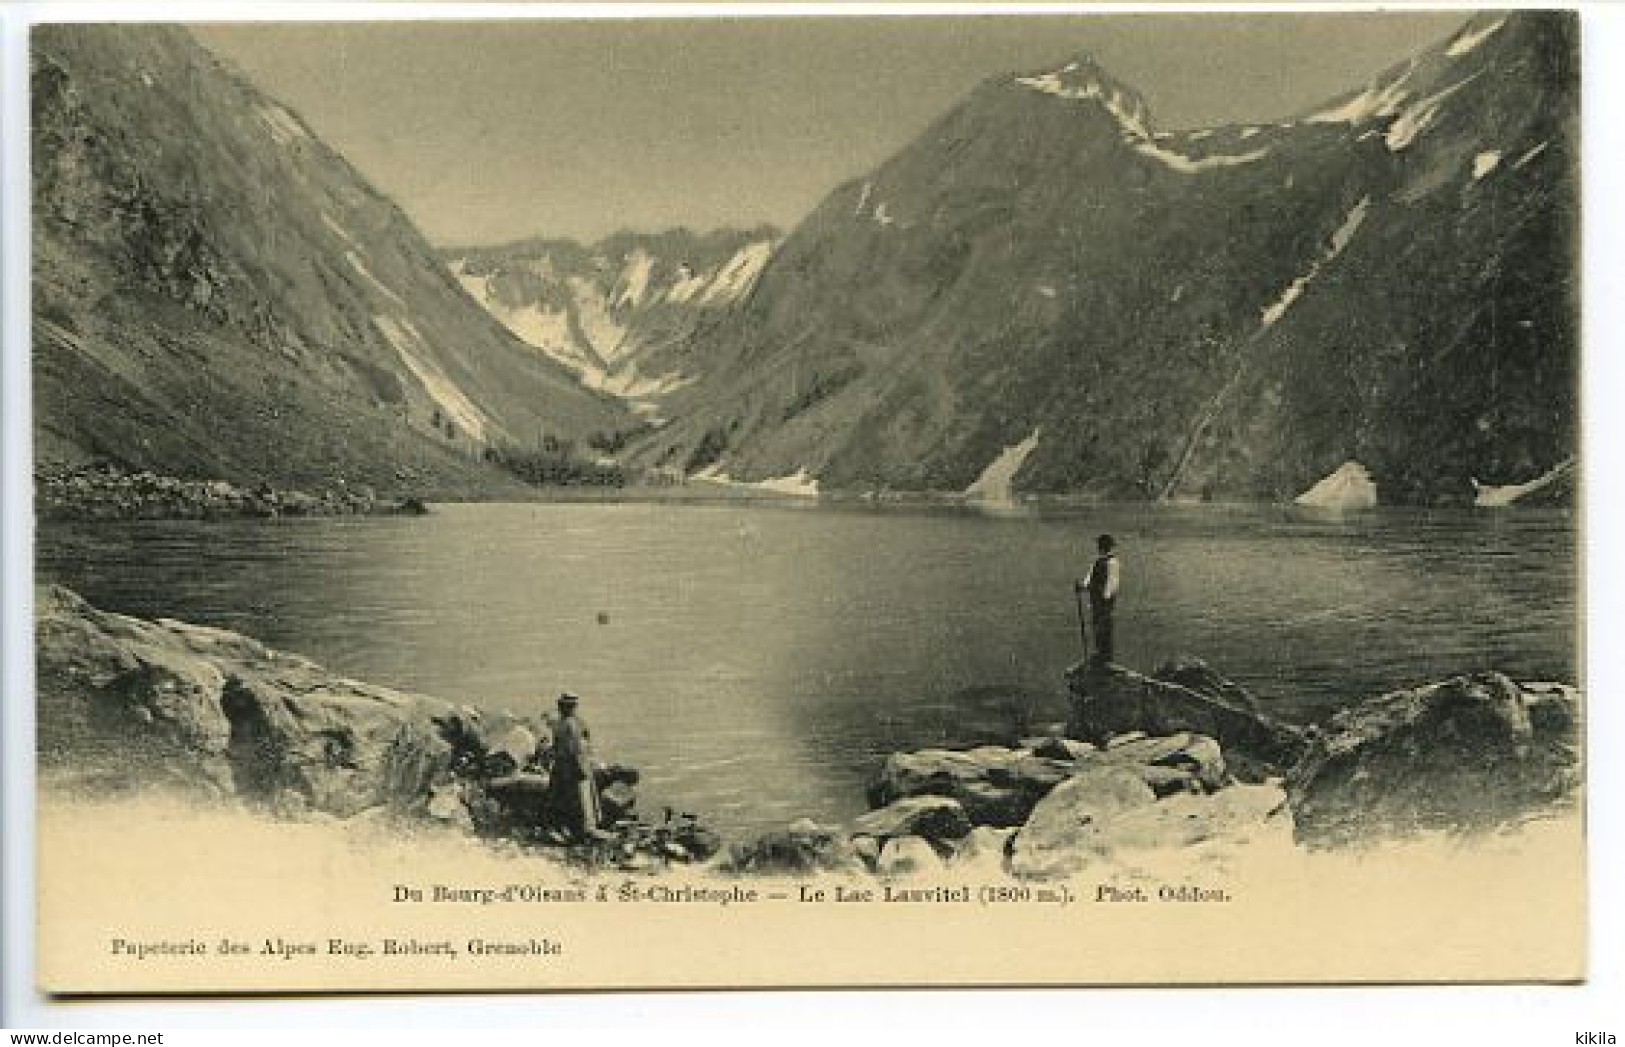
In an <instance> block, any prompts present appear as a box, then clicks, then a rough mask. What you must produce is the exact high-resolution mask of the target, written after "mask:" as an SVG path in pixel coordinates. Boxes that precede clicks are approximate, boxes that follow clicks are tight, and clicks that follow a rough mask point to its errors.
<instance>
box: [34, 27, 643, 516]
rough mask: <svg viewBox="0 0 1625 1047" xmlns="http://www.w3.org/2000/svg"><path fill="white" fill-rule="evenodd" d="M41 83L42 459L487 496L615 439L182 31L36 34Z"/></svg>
mask: <svg viewBox="0 0 1625 1047" xmlns="http://www.w3.org/2000/svg"><path fill="white" fill-rule="evenodd" d="M32 85H33V129H32V133H33V139H32V145H33V167H34V221H35V227H34V303H33V307H34V309H33V311H34V396H35V415H36V421H35V432H36V448H37V457H38V460H39V463H40V465H41V466H42V467H46V468H49V467H51V466H55V465H61V464H75V463H79V462H82V461H85V460H92V459H100V460H108V461H112V462H114V463H117V464H120V465H123V466H126V467H128V468H140V469H151V470H154V471H156V472H160V473H167V474H173V475H178V476H183V477H194V478H217V479H224V480H231V481H236V482H243V483H261V482H264V483H272V484H278V485H291V486H298V487H306V488H317V487H328V486H331V485H334V484H337V483H339V482H341V481H343V482H348V483H369V484H373V485H375V486H378V487H379V488H381V489H384V490H401V489H412V490H418V491H426V492H441V493H454V492H461V493H489V492H492V491H497V490H502V489H506V488H508V487H511V486H512V485H513V484H514V481H513V480H512V478H511V477H509V476H508V475H507V474H505V473H502V472H500V471H498V470H497V469H495V468H494V467H492V466H490V465H488V464H486V462H485V459H487V458H489V457H491V456H492V453H493V452H496V451H500V450H502V449H504V448H509V447H521V448H533V447H535V446H536V444H537V443H538V442H539V440H540V439H541V438H542V436H543V435H548V436H553V437H556V438H564V439H572V438H580V437H584V436H586V435H588V434H590V433H593V432H596V431H599V430H609V429H616V428H620V427H623V426H624V425H625V424H627V416H626V414H625V412H624V410H623V409H622V408H621V407H620V405H618V404H616V403H614V402H612V401H611V400H609V399H608V398H605V397H602V396H597V395H594V394H592V393H589V392H587V391H585V390H582V389H581V388H580V386H579V385H578V383H576V382H575V381H574V380H573V378H572V377H571V376H570V375H569V374H568V373H567V372H566V371H564V370H563V369H562V368H560V367H558V366H557V365H555V364H554V363H553V362H552V361H550V360H547V359H546V358H544V357H541V356H539V355H538V354H537V353H535V352H534V351H533V350H531V349H529V348H528V347H526V346H524V345H523V344H521V343H520V342H519V341H518V340H517V339H515V338H514V337H513V336H511V335H510V334H509V333H508V332H507V331H505V330H504V329H503V328H502V327H501V326H500V325H499V324H497V323H496V322H495V321H493V320H492V319H491V318H490V317H489V316H488V315H487V314H486V313H485V312H484V311H483V310H482V309H481V308H480V307H479V306H478V305H477V304H476V303H474V302H473V301H472V300H471V299H470V298H469V297H468V296H467V295H466V294H465V293H464V292H463V291H462V289H461V288H460V287H459V286H458V284H457V282H456V281H455V280H454V279H452V277H451V276H450V274H448V273H447V272H446V271H445V268H444V266H443V265H441V264H440V262H439V259H438V258H437V257H436V255H435V254H434V252H433V250H432V249H431V248H430V247H429V245H428V244H427V243H426V242H425V241H424V240H423V238H422V237H421V236H420V235H419V234H418V233H417V231H416V230H415V229H414V228H413V226H412V224H411V223H410V221H409V220H408V219H407V218H406V217H405V215H403V214H402V213H401V211H400V210H399V209H398V208H396V207H395V206H394V205H393V204H392V203H391V202H390V201H389V200H387V199H385V198H384V197H382V196H380V195H379V194H378V193H377V192H376V191H375V190H373V189H372V188H371V187H370V186H369V185H368V184H367V183H366V181H365V180H364V179H362V178H361V177H360V175H359V174H357V172H356V171H355V170H353V169H352V168H351V167H350V166H349V165H348V164H347V163H346V162H345V161H344V160H343V159H342V158H340V157H339V156H338V155H337V154H336V153H334V152H333V151H332V150H330V149H329V148H327V147H326V146H325V145H323V144H322V143H321V142H320V141H319V140H317V139H316V138H315V137H314V136H313V135H312V134H311V132H310V130H309V129H308V128H307V127H306V126H305V125H304V124H303V123H302V122H301V121H300V120H299V118H298V117H297V116H296V115H294V114H293V113H291V112H289V111H288V110H287V109H285V108H283V107H281V106H279V105H277V104H276V103H275V102H273V101H272V100H270V99H268V98H266V97H264V96H263V95H261V94H260V93H259V92H258V91H256V90H255V89H254V88H253V87H251V86H249V85H248V84H247V83H246V82H245V81H244V80H243V79H241V78H240V77H238V76H236V75H234V74H233V73H232V72H231V71H229V70H228V69H226V68H224V67H223V66H222V65H221V63H219V62H218V61H217V60H216V59H215V58H214V57H213V56H212V55H210V54H209V52H207V51H206V50H205V49H203V48H202V47H201V46H199V45H198V44H197V43H195V42H194V41H193V40H192V38H191V37H190V36H189V35H188V34H187V33H186V32H185V31H184V30H182V29H179V28H173V27H158V26H139V25H117V26H71V25H70V26H42V27H39V28H38V29H36V30H35V32H34V37H33V70H32Z"/></svg>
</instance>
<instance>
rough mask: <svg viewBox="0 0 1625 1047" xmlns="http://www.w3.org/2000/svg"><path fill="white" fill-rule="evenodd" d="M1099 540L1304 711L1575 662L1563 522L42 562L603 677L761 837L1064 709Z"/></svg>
mask: <svg viewBox="0 0 1625 1047" xmlns="http://www.w3.org/2000/svg"><path fill="white" fill-rule="evenodd" d="M1100 531H1111V532H1113V533H1114V534H1116V535H1117V537H1118V539H1119V543H1120V555H1121V559H1122V563H1123V568H1124V590H1123V595H1122V597H1121V600H1120V605H1119V612H1118V659H1119V660H1120V661H1122V662H1124V663H1125V664H1128V665H1131V666H1136V667H1139V668H1142V669H1146V670H1149V669H1150V668H1152V667H1153V666H1154V665H1155V664H1156V663H1157V662H1158V661H1159V660H1161V659H1163V658H1166V657H1168V656H1169V655H1172V654H1176V653H1183V652H1189V653H1195V654H1199V655H1201V656H1202V657H1204V658H1206V659H1207V660H1208V662H1209V663H1210V664H1212V665H1214V666H1215V667H1216V668H1219V669H1220V670H1221V671H1223V672H1225V673H1227V674H1229V675H1231V676H1233V677H1234V678H1236V679H1237V680H1239V681H1241V682H1242V683H1244V684H1245V685H1247V686H1248V687H1250V688H1252V689H1253V690H1254V691H1255V692H1256V693H1257V694H1258V695H1260V697H1262V698H1263V699H1265V700H1267V701H1268V702H1270V703H1271V704H1272V705H1273V706H1274V707H1275V708H1276V709H1277V710H1278V711H1279V712H1280V713H1282V714H1283V715H1286V716H1289V717H1293V718H1298V719H1304V718H1311V717H1314V716H1317V715H1321V714H1323V713H1324V712H1326V711H1327V710H1328V709H1330V708H1332V707H1335V706H1336V705H1337V704H1338V703H1340V702H1344V701H1347V700H1349V699H1351V698H1356V697H1360V696H1364V695H1368V694H1373V693H1377V692H1380V691H1383V690H1385V689H1391V688H1394V687H1398V686H1403V685H1407V684H1412V683H1417V682H1421V681H1426V680H1431V679H1436V678H1439V677H1442V676H1445V675H1449V674H1452V673H1455V672H1460V671H1464V670H1470V669H1479V668H1490V667H1493V668H1499V669H1501V670H1503V671H1506V672H1508V673H1511V674H1513V675H1514V676H1518V677H1522V678H1526V679H1554V678H1557V679H1568V680H1572V679H1574V678H1575V674H1576V651H1575V645H1576V640H1575V637H1576V589H1577V581H1576V560H1575V535H1574V530H1573V525H1572V522H1571V521H1570V520H1569V519H1568V518H1567V517H1566V516H1564V515H1562V514H1559V513H1542V512H1516V513H1484V512H1479V513H1472V512H1465V511H1463V512H1450V513H1422V512H1402V511H1383V512H1376V513H1369V514H1361V515H1358V516H1354V517H1350V518H1347V519H1332V518H1313V517H1306V516H1303V515H1300V514H1296V513H1295V512H1294V511H1292V510H1287V509H1279V508H1247V509H1236V508H1214V507H1200V508H1170V507H1140V506H1134V507H1129V506H1114V507H1104V508H1102V507H1091V508H1089V509H1086V510H1085V509H1077V510H1054V511H1046V512H1040V513H1032V514H1026V515H1009V516H989V515H983V514H979V513H976V512H973V511H968V510H955V509H906V510H905V509H884V510H876V509H865V508H838V507H829V506H823V507H814V506H811V505H808V506H791V505H737V504H704V505H670V504H655V503H636V502H626V503H611V504H603V503H599V504H567V503H546V504H527V505H478V506H456V505H451V506H444V507H439V508H438V510H437V512H436V513H434V514H433V515H431V516H428V517H424V518H420V519H407V518H363V519H327V520H276V521H242V522H231V523H209V524H203V523H193V522H183V521H166V522H157V523H135V524H96V525H61V524H53V525H47V526H45V527H42V528H41V532H40V535H39V563H40V570H41V574H42V576H43V577H44V578H46V579H48V580H52V581H60V582H63V583H65V584H68V585H70V586H72V587H73V588H75V589H77V590H78V591H79V592H80V593H82V594H83V595H84V596H85V597H86V598H88V599H89V600H91V601H92V602H93V603H95V604H97V605H99V606H102V607H105V608H107V609H111V610H118V611H123V612H126V613H131V614H138V615H143V616H157V615H162V616H168V617H175V618H183V619H187V620H191V621H195V622H201V623H207V624H211V625H219V626H224V627H227V628H231V629H237V630H240V631H242V632H246V633H248V634H250V635H253V636H255V637H258V638H260V639H262V640H264V641H266V642H268V643H270V644H272V645H274V646H278V647H283V648H286V649H290V650H293V651H297V652H300V653H302V654H305V655H308V656H310V657H312V658H314V659H316V660H318V661H320V662H322V663H324V664H326V665H327V666H329V667H330V668H333V669H335V670H338V671H341V672H343V673H345V674H347V675H352V676H357V677H361V678H365V679H369V680H374V681H377V682H380V683H387V684H391V685H394V686H397V687H402V688H406V689H410V690H416V691H422V692H427V693H430V694H437V695H440V696H443V697H446V698H450V699H454V700H459V701H466V702H470V703H473V704H476V705H481V706H488V707H495V708H504V709H512V710H518V711H527V712H541V711H544V710H547V709H550V708H551V706H552V697H553V696H554V695H555V694H556V693H557V692H558V691H560V690H565V689H570V690H575V691H578V692H580V693H581V694H583V695H584V696H585V704H584V706H583V712H584V714H585V716H586V718H587V720H588V722H589V723H590V724H591V725H592V727H593V733H594V737H595V739H596V741H597V743H598V747H599V749H600V751H601V754H602V755H605V756H607V757H609V758H613V759H618V760H622V761H624V762H628V763H632V764H635V765H637V766H639V767H640V768H642V769H643V771H644V775H645V783H646V785H645V788H644V790H643V792H644V794H645V796H646V797H648V798H651V799H652V798H658V799H659V800H663V801H665V802H668V803H672V804H675V805H678V806H682V807H684V808H686V809H691V810H696V811H703V812H706V813H708V814H709V815H710V816H711V817H712V818H713V819H714V820H715V821H716V822H718V823H719V824H721V825H724V826H728V827H734V828H740V829H743V828H747V827H749V828H755V827H761V826H765V825H782V824H783V823H784V822H786V821H787V820H790V819H793V818H795V817H800V816H802V815H809V816H812V817H815V818H829V819H840V818H846V817H850V816H851V815H853V814H855V813H857V812H858V811H860V810H861V809H862V808H863V786H864V784H865V782H866V780H867V779H868V778H869V777H870V776H871V775H872V773H873V771H874V769H875V767H876V766H877V763H878V759H879V757H881V756H883V755H884V754H885V753H886V752H889V751H891V750H894V749H897V748H903V747H917V746H923V745H928V744H942V743H955V742H965V741H974V740H976V735H977V734H978V733H979V726H978V725H979V724H981V723H982V722H984V721H985V720H986V719H987V718H988V715H989V713H988V710H989V709H990V708H995V707H997V708H1004V707H1006V706H1012V705H1013V706H1014V707H1017V708H1020V709H1022V710H1023V711H1024V712H1026V713H1027V714H1029V715H1030V716H1031V717H1032V718H1033V719H1034V720H1036V721H1044V720H1055V719H1060V718H1061V717H1062V715H1063V710H1064V704H1063V702H1062V701H1061V698H1060V690H1061V688H1060V679H1061V673H1062V671H1063V670H1064V669H1065V668H1066V667H1067V666H1068V665H1070V664H1071V663H1073V662H1074V661H1076V660H1077V659H1078V656H1079V645H1080V640H1079V636H1078V624H1077V618H1076V610H1075V606H1074V603H1073V596H1072V588H1071V585H1072V579H1073V578H1075V577H1077V576H1078V575H1080V574H1081V573H1082V572H1083V571H1084V570H1085V569H1086V567H1087V564H1088V560H1089V559H1090V557H1091V555H1092V549H1093V537H1094V535H1095V534H1096V533H1098V532H1100ZM1012 695H1014V696H1020V697H1019V699H1018V700H1014V701H1012V700H1011V699H1010V697H1009V696H1012Z"/></svg>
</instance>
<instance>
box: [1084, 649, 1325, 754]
mask: <svg viewBox="0 0 1625 1047" xmlns="http://www.w3.org/2000/svg"><path fill="white" fill-rule="evenodd" d="M1203 670H1204V673H1205V674H1211V670H1207V669H1206V667H1205V666H1204V667H1203ZM1213 675H1216V674H1213ZM1186 678H1187V679H1189V678H1190V677H1189V675H1186ZM1066 679H1067V687H1068V690H1069V691H1070V692H1071V709H1070V715H1069V717H1068V720H1067V734H1068V735H1069V736H1071V737H1074V738H1082V739H1085V740H1088V741H1093V742H1099V741H1103V740H1105V739H1107V738H1110V737H1111V736H1113V735H1118V734H1125V733H1128V732H1132V731H1142V732H1144V733H1146V734H1148V735H1166V734H1170V733H1174V732H1178V731H1193V732H1195V733H1197V734H1202V735H1206V736H1207V737H1209V738H1212V739H1213V740H1214V741H1216V742H1218V743H1219V746H1220V747H1221V748H1222V749H1223V752H1224V757H1225V759H1226V760H1227V761H1228V762H1229V764H1230V766H1231V768H1232V769H1233V771H1234V773H1235V774H1236V775H1237V776H1238V777H1240V778H1242V779H1243V780H1245V781H1251V782H1257V781H1262V780H1263V779H1264V778H1265V777H1268V776H1269V775H1271V774H1280V773H1282V772H1283V771H1285V770H1286V769H1287V768H1289V767H1291V766H1293V765H1294V764H1296V763H1297V762H1298V759H1299V758H1300V757H1301V756H1302V754H1303V750H1304V744H1305V743H1304V738H1303V734H1302V732H1301V731H1300V730H1298V729H1297V728H1295V727H1292V726H1290V725H1288V724H1285V723H1282V722H1280V721H1279V720H1276V719H1275V718H1273V717H1271V716H1269V715H1268V714H1265V713H1261V712H1258V711H1257V708H1256V703H1255V702H1253V701H1252V699H1251V697H1250V696H1247V695H1246V692H1244V691H1241V690H1240V689H1239V688H1237V687H1236V686H1235V685H1234V684H1228V683H1227V684H1226V685H1225V686H1218V685H1215V684H1213V683H1211V682H1208V681H1207V677H1206V675H1204V680H1203V681H1201V686H1202V687H1203V689H1202V690H1195V689H1192V688H1191V687H1187V686H1183V685H1181V684H1179V683H1172V682H1168V681H1166V680H1157V679H1152V678H1151V677H1148V676H1142V675H1140V674H1139V673H1136V672H1134V671H1132V670H1129V669H1124V668H1122V667H1121V666H1117V665H1094V664H1084V665H1079V666H1074V667H1073V668H1072V669H1070V670H1068V672H1067V678H1066Z"/></svg>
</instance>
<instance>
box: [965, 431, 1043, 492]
mask: <svg viewBox="0 0 1625 1047" xmlns="http://www.w3.org/2000/svg"><path fill="white" fill-rule="evenodd" d="M1037 447H1038V430H1037V429H1034V430H1033V431H1032V434H1031V435H1029V436H1028V437H1027V438H1026V439H1025V440H1023V441H1021V442H1020V443H1018V444H1012V445H1010V446H1009V447H1006V448H1005V449H1004V450H1003V451H1000V452H999V454H998V457H996V458H994V459H993V461H991V462H989V463H988V464H987V467H986V468H985V469H983V470H982V472H981V475H980V476H978V477H977V478H976V479H975V480H974V481H973V482H972V483H971V485H970V486H969V487H967V488H965V497H966V498H968V499H970V500H972V501H977V502H996V503H999V504H1001V505H1007V504H1009V503H1010V502H1013V501H1015V480H1016V474H1017V473H1018V472H1020V471H1021V467H1022V466H1023V465H1024V464H1026V461H1027V457H1028V456H1029V455H1031V454H1032V453H1033V451H1034V450H1035V449H1036V448H1037Z"/></svg>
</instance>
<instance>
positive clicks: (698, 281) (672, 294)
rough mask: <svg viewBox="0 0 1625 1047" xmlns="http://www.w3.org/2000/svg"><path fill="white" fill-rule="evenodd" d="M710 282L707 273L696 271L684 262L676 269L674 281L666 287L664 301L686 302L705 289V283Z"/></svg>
mask: <svg viewBox="0 0 1625 1047" xmlns="http://www.w3.org/2000/svg"><path fill="white" fill-rule="evenodd" d="M710 282H711V277H710V275H709V274H706V273H696V272H695V271H694V269H693V267H692V266H690V265H688V263H686V262H685V263H683V265H682V266H680V267H679V268H678V270H677V280H676V282H674V283H673V284H672V285H671V286H670V287H669V288H667V289H666V301H668V302H687V301H688V300H689V299H691V298H693V297H694V296H695V295H697V294H699V293H700V292H701V291H703V290H705V285H706V284H708V283H710Z"/></svg>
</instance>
